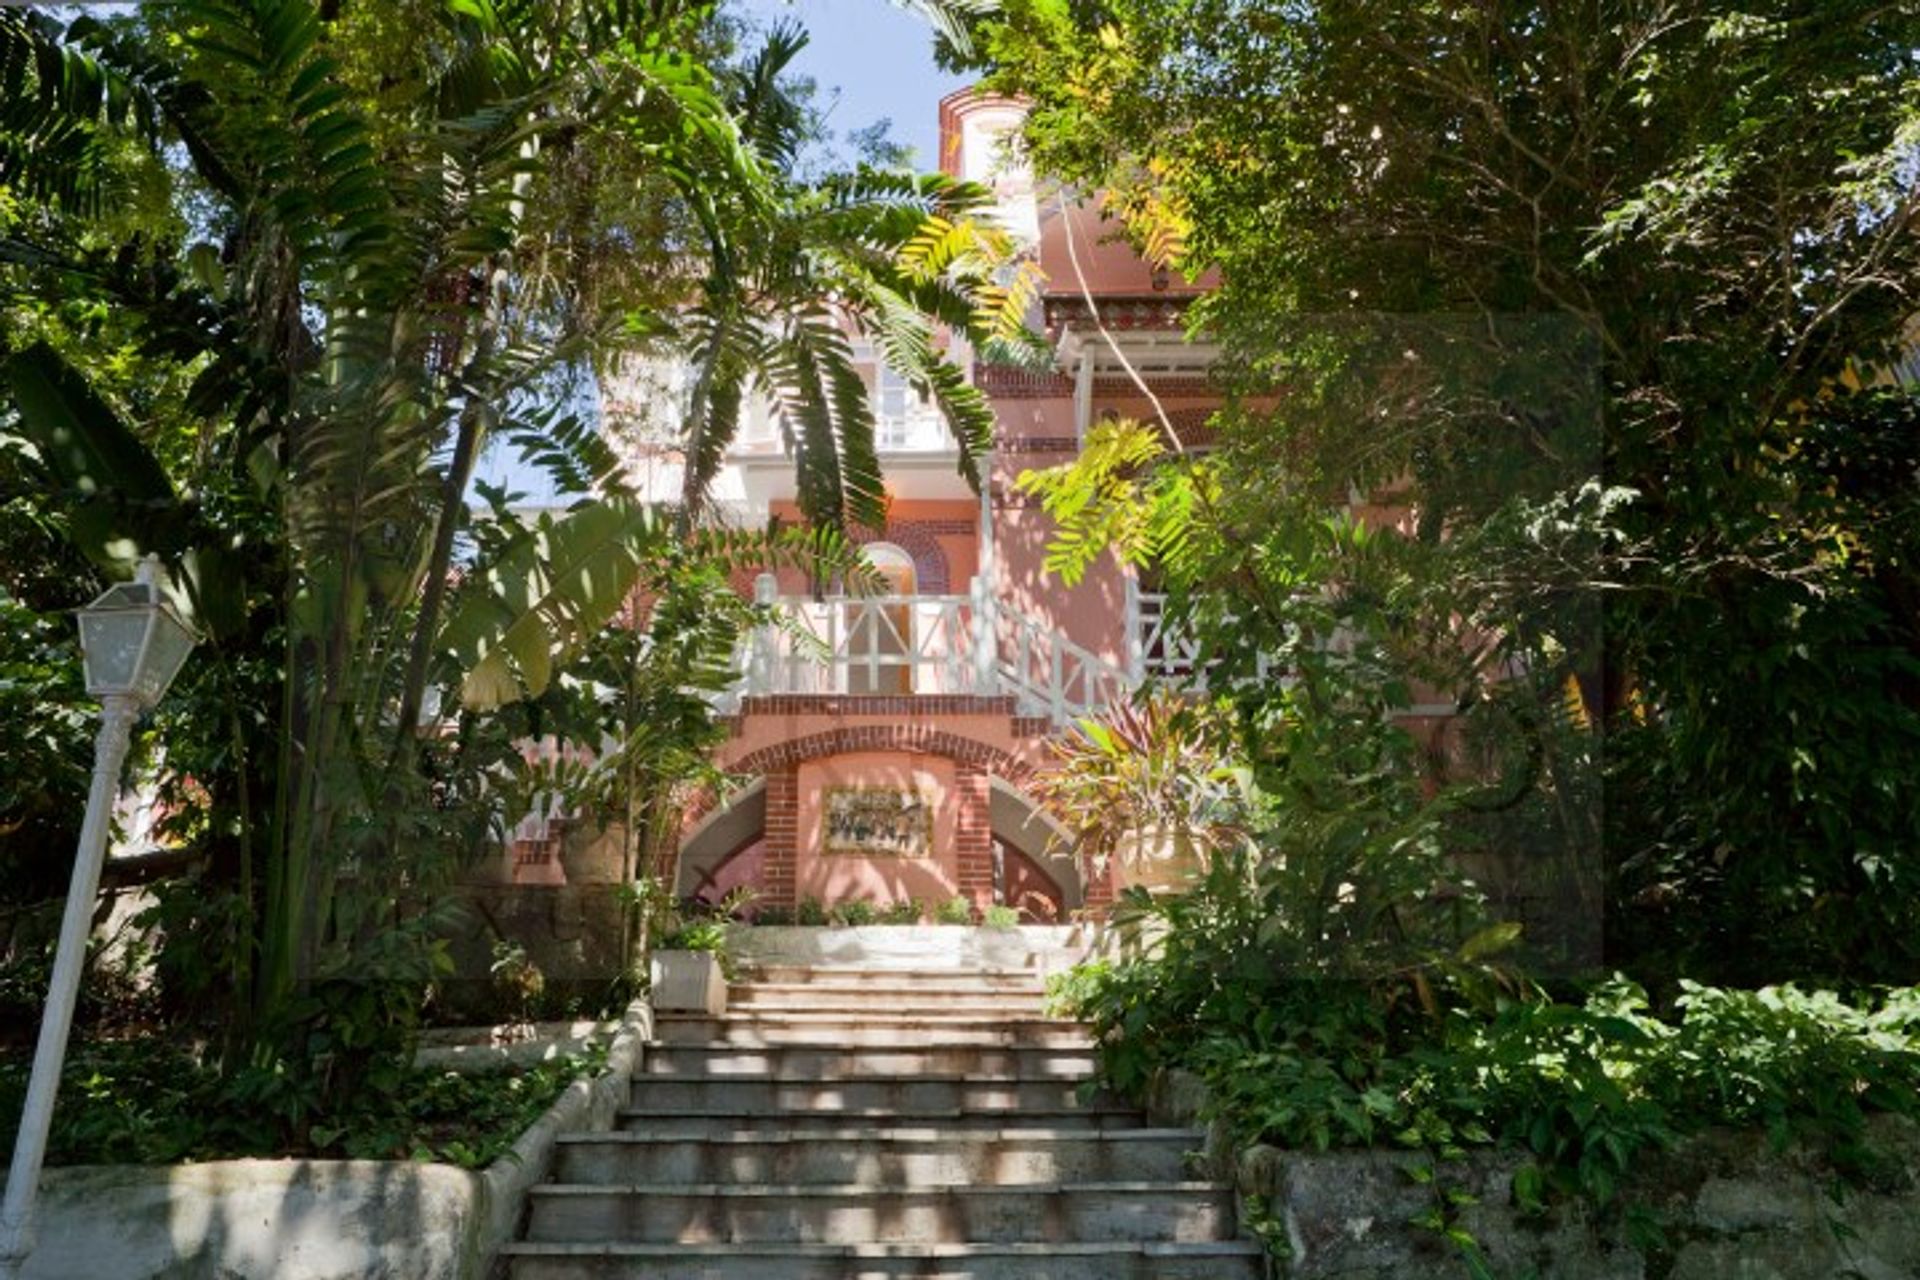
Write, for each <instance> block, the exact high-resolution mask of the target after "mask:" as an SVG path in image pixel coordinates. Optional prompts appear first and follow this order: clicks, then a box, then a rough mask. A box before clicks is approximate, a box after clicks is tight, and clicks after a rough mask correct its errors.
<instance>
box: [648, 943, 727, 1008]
mask: <svg viewBox="0 0 1920 1280" xmlns="http://www.w3.org/2000/svg"><path fill="white" fill-rule="evenodd" d="M647 972H648V976H649V978H650V979H651V984H652V988H653V1008H654V1012H656V1013H668V1012H671V1013H705V1014H708V1015H710V1016H712V1017H716V1018H717V1017H719V1016H720V1015H721V1014H722V1013H725V1012H726V1010H727V978H726V975H725V974H723V973H722V972H721V971H720V957H719V956H717V955H715V954H714V953H713V952H711V951H656V952H654V953H653V959H652V961H651V962H650V963H649V965H648V970H647Z"/></svg>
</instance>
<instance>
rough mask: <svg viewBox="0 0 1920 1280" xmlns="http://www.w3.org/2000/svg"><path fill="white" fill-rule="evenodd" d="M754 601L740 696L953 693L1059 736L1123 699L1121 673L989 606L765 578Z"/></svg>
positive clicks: (725, 701)
mask: <svg viewBox="0 0 1920 1280" xmlns="http://www.w3.org/2000/svg"><path fill="white" fill-rule="evenodd" d="M754 596H755V599H756V601H757V602H758V603H760V604H761V605H763V606H765V607H766V608H767V610H768V615H769V621H768V622H767V623H766V624H765V625H762V626H761V627H759V628H758V629H757V630H756V632H755V633H754V635H753V636H752V637H751V638H750V639H749V641H748V643H747V645H746V646H745V647H744V650H743V652H742V654H741V659H740V668H741V679H740V682H739V683H738V684H737V685H736V686H735V687H734V689H732V690H730V691H729V693H728V694H727V695H726V696H725V697H723V698H722V699H721V700H720V704H719V705H720V707H721V709H722V710H723V711H726V710H732V709H734V708H737V706H738V699H739V697H740V695H742V694H855V695H858V694H934V695H939V694H959V695H984V696H1001V697H1005V696H1011V697H1012V698H1013V699H1014V702H1015V706H1016V708H1017V710H1018V711H1019V712H1020V714H1022V715H1043V716H1046V717H1048V718H1049V719H1050V720H1051V721H1052V722H1053V723H1054V725H1055V726H1057V727H1060V728H1064V727H1066V726H1067V725H1068V724H1071V723H1072V722H1073V721H1074V720H1076V719H1079V718H1080V717H1082V716H1086V715H1090V714H1092V713H1094V712H1096V711H1099V710H1100V709H1101V708H1103V707H1105V706H1107V705H1108V704H1110V703H1112V702H1114V701H1116V700H1118V699H1121V698H1123V697H1125V696H1126V695H1127V694H1128V692H1129V691H1130V690H1131V689H1132V688H1133V686H1134V684H1135V683H1136V682H1135V681H1134V680H1133V679H1132V678H1131V677H1130V676H1129V675H1128V673H1127V672H1126V671H1124V670H1123V669H1121V668H1120V667H1118V666H1116V665H1114V664H1113V663H1111V662H1108V661H1106V660H1105V659H1103V658H1101V657H1100V656H1099V655H1097V654H1095V653H1092V652H1091V651H1089V650H1087V649H1085V648H1083V647H1081V646H1080V645H1077V644H1075V643H1074V642H1073V641H1071V640H1069V639H1067V638H1066V637H1065V636H1064V635H1062V634H1061V633H1060V631H1059V629H1058V628H1057V627H1052V626H1043V625H1041V624H1040V623H1038V622H1036V621H1034V620H1033V619H1031V618H1028V617H1025V616H1023V615H1021V614H1019V613H1017V612H1015V611H1013V610H1011V609H1009V608H1007V607H1006V606H1005V605H1004V604H1003V603H1001V602H999V601H996V600H994V599H992V598H991V597H990V596H988V595H986V594H985V592H984V590H983V588H982V586H981V584H980V583H979V582H978V581H976V583H975V589H974V591H973V593H972V594H970V595H965V596H922V595H914V596H848V597H836V598H832V599H826V600H813V599H806V598H796V597H791V596H788V597H782V596H780V595H779V594H778V588H777V586H776V585H775V583H774V580H773V579H772V578H771V577H770V576H763V577H762V578H761V579H760V580H759V582H758V583H757V584H756V587H755V592H754Z"/></svg>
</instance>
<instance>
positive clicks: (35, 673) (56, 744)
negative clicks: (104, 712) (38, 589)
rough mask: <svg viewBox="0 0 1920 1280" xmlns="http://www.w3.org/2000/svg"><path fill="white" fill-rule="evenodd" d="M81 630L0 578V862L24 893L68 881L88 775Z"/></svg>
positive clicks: (19, 894) (18, 896) (18, 893)
mask: <svg viewBox="0 0 1920 1280" xmlns="http://www.w3.org/2000/svg"><path fill="white" fill-rule="evenodd" d="M79 648H80V646H79V643H78V637H77V636H76V634H75V629H74V626H73V622H72V620H71V619H70V618H66V617H61V616H59V615H57V614H45V613H40V612H38V611H36V610H33V609H30V608H28V607H27V606H25V605H23V604H20V603H17V602H15V601H13V600H11V599H9V598H8V597H7V596H6V594H5V588H4V587H0V723H5V724H6V725H7V726H8V728H7V733H6V740H5V746H4V747H0V866H4V867H6V868H8V874H7V878H6V889H5V891H4V892H5V894H6V896H7V897H8V898H9V899H13V900H17V901H25V902H34V901H40V900H43V899H45V898H48V897H52V896H55V895H56V894H58V893H59V892H61V890H62V889H63V888H64V883H65V878H66V872H67V870H68V868H70V867H71V866H72V862H73V859H72V849H73V847H74V845H75V843H76V842H77V840H78V838H79V826H80V815H81V814H82V813H83V812H84V811H85V809H86V803H87V801H86V796H87V787H88V784H89V781H90V778H91V774H90V772H89V770H88V765H89V764H90V763H91V761H92V755H93V752H92V750H91V746H92V739H93V724H92V720H91V717H90V716H89V715H88V714H87V706H86V691H85V688H84V685H83V681H82V679H81V672H80V654H79Z"/></svg>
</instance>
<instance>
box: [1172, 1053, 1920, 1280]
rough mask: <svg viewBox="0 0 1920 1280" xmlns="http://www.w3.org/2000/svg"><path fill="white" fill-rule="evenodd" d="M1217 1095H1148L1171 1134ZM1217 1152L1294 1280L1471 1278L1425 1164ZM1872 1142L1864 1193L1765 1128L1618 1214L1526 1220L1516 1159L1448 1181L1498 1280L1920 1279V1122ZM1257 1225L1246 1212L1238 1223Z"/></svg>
mask: <svg viewBox="0 0 1920 1280" xmlns="http://www.w3.org/2000/svg"><path fill="white" fill-rule="evenodd" d="M1204 1106H1205V1091H1204V1089H1201V1088H1199V1087H1198V1086H1197V1084H1196V1082H1194V1081H1193V1079H1192V1078H1191V1077H1188V1076H1184V1074H1183V1073H1170V1075H1169V1076H1168V1077H1163V1079H1162V1081H1161V1082H1160V1084H1159V1085H1158V1087H1157V1088H1156V1090H1155V1096H1154V1097H1153V1098H1152V1099H1150V1105H1149V1110H1150V1112H1151V1113H1152V1114H1153V1115H1154V1118H1155V1119H1156V1121H1159V1122H1161V1123H1172V1124H1185V1123H1191V1122H1192V1121H1193V1120H1194V1119H1195V1118H1196V1116H1197V1115H1198V1113H1199V1111H1200V1110H1201V1109H1203V1108H1204ZM1212 1132H1213V1139H1212V1141H1211V1142H1210V1143H1209V1148H1210V1153H1211V1154H1212V1156H1213V1158H1214V1160H1215V1161H1216V1162H1218V1163H1220V1164H1222V1165H1225V1166H1226V1167H1225V1168H1223V1169H1221V1172H1222V1173H1223V1174H1224V1175H1225V1176H1230V1177H1232V1178H1233V1179H1234V1180H1235V1182H1236V1184H1237V1186H1238V1189H1239V1192H1240V1195H1241V1198H1242V1205H1243V1210H1245V1209H1246V1208H1247V1207H1248V1200H1249V1198H1250V1197H1255V1196H1257V1197H1259V1198H1260V1199H1261V1201H1262V1202H1264V1207H1265V1211H1266V1212H1267V1213H1268V1214H1269V1215H1271V1217H1272V1219H1273V1221H1274V1226H1275V1228H1276V1229H1277V1231H1278V1233H1279V1234H1281V1235H1283V1236H1284V1238H1285V1240H1286V1252H1287V1255H1288V1256H1287V1257H1286V1258H1284V1259H1283V1260H1281V1261H1280V1262H1279V1263H1278V1267H1277V1273H1276V1274H1277V1275H1279V1276H1281V1277H1286V1278H1287V1280H1404V1278H1405V1277H1411V1276H1420V1277H1427V1276H1434V1277H1446V1276H1465V1275H1467V1274H1468V1273H1467V1271H1466V1268H1465V1267H1464V1265H1463V1264H1462V1262H1461V1260H1460V1255H1459V1254H1458V1252H1457V1251H1456V1250H1455V1248H1454V1246H1452V1245H1451V1244H1449V1243H1447V1242H1446V1241H1444V1240H1442V1239H1441V1238H1440V1237H1439V1236H1438V1235H1437V1234H1436V1233H1435V1232H1433V1231H1432V1230H1429V1229H1427V1228H1424V1227H1417V1226H1414V1225H1412V1220H1413V1219H1414V1218H1416V1217H1417V1216H1419V1215H1421V1214H1423V1213H1425V1212H1427V1211H1429V1210H1430V1209H1431V1208H1432V1207H1433V1205H1434V1197H1435V1190H1434V1188H1433V1187H1432V1186H1423V1185H1421V1184H1420V1183H1418V1182H1416V1181H1415V1180H1414V1178H1413V1177H1412V1176H1411V1175H1410V1173H1409V1170H1410V1169H1411V1168H1413V1167H1414V1166H1415V1165H1419V1164H1426V1163H1429V1162H1428V1161H1427V1160H1426V1158H1425V1157H1423V1156H1421V1155H1419V1154H1418V1153H1414V1152H1403V1151H1334V1152H1324V1153H1314V1152H1302V1151H1281V1150H1278V1149H1276V1148H1272V1147H1255V1148H1252V1149H1251V1150H1248V1151H1244V1152H1239V1153H1233V1152H1231V1151H1230V1150H1226V1149H1224V1148H1225V1144H1224V1143H1223V1141H1222V1139H1221V1132H1220V1129H1219V1127H1218V1126H1217V1125H1216V1126H1215V1128H1214V1130H1213V1131H1212ZM1868 1138H1869V1142H1870V1144H1871V1146H1872V1147H1873V1148H1874V1149H1875V1150H1877V1151H1880V1152H1883V1153H1885V1154H1886V1155H1887V1156H1888V1157H1889V1159H1888V1162H1887V1164H1886V1166H1885V1167H1884V1168H1882V1169H1880V1170H1878V1171H1877V1172H1876V1174H1875V1176H1874V1177H1873V1179H1872V1180H1871V1185H1870V1186H1867V1187H1854V1186H1848V1185H1845V1184H1843V1183H1842V1182H1841V1180H1840V1179H1839V1178H1838V1176H1837V1175H1836V1173H1835V1171H1834V1170H1833V1168H1832V1166H1831V1165H1830V1164H1828V1163H1827V1162H1826V1160H1824V1159H1823V1158H1822V1157H1821V1155H1820V1154H1819V1153H1818V1152H1816V1151H1812V1150H1809V1149H1806V1148H1804V1147H1790V1148H1788V1149H1787V1150H1785V1151H1775V1150H1773V1148H1772V1147H1771V1145H1770V1144H1769V1143H1768V1141H1767V1139H1766V1137H1765V1135H1764V1134H1761V1133H1758V1132H1745V1131H1743V1132H1713V1133H1708V1134H1702V1135H1699V1136H1697V1137H1694V1138H1691V1139H1688V1140H1686V1141H1685V1142H1682V1143H1681V1144H1680V1145H1679V1146H1678V1147H1677V1148H1676V1149H1675V1150H1673V1151H1671V1152H1666V1153H1660V1154H1653V1153H1649V1154H1648V1155H1647V1156H1646V1157H1645V1158H1644V1159H1643V1160H1642V1161H1641V1163H1640V1167H1639V1168H1638V1169H1637V1170H1636V1172H1635V1173H1634V1175H1633V1177H1632V1178H1630V1179H1629V1180H1628V1181H1627V1183H1626V1184H1625V1186H1624V1187H1623V1188H1622V1193H1621V1200H1620V1203H1619V1205H1616V1206H1615V1207H1614V1208H1613V1210H1612V1211H1600V1210H1596V1209H1594V1208H1593V1207H1592V1206H1590V1205H1588V1204H1586V1203H1585V1202H1574V1203H1566V1204H1560V1205H1556V1206H1554V1207H1553V1208H1552V1209H1551V1210H1550V1211H1549V1212H1548V1213H1546V1214H1544V1215H1541V1216H1538V1217H1530V1216H1524V1215H1522V1214H1520V1213H1519V1212H1518V1211H1517V1210H1516V1209H1515V1208H1513V1206H1512V1186H1513V1173H1514V1170H1515V1169H1516V1168H1517V1167H1518V1166H1519V1164H1520V1160H1519V1159H1518V1157H1516V1156H1515V1155H1513V1154H1511V1153H1500V1152H1479V1153H1475V1154H1474V1155H1473V1156H1471V1157H1470V1158H1468V1159H1466V1160H1461V1161H1455V1162H1446V1163H1442V1164H1440V1165H1439V1166H1438V1178H1439V1184H1440V1185H1441V1186H1443V1187H1445V1188H1448V1189H1451V1190H1457V1191H1461V1192H1465V1193H1466V1194H1467V1195H1469V1196H1471V1197H1473V1202H1472V1203H1469V1204H1465V1205H1463V1206H1462V1207H1461V1208H1460V1210H1459V1218H1458V1221H1459V1225H1460V1226H1462V1227H1464V1228H1465V1229H1466V1230H1467V1231H1468V1232H1470V1233H1471V1234H1472V1235H1473V1237H1474V1238H1475V1239H1476V1240H1477V1241H1478V1242H1479V1244H1480V1246H1481V1247H1482V1249H1483V1250H1484V1252H1485V1254H1486V1257H1487V1261H1488V1263H1489V1264H1490V1266H1491V1268H1492V1272H1493V1274H1494V1275H1495V1276H1498V1277H1500V1280H1521V1278H1522V1277H1528V1276H1537V1277H1540V1278H1541V1280H1723V1278H1725V1280H1838V1278H1839V1277H1853V1278H1854V1280H1911V1277H1915V1276H1920V1126H1917V1125H1915V1124H1913V1123H1912V1122H1910V1121H1907V1120H1904V1119H1901V1118H1899V1117H1895V1116H1881V1117H1876V1118H1875V1119H1874V1120H1873V1121H1872V1123H1871V1124H1870V1126H1869V1131H1868ZM1624 1206H1634V1207H1636V1208H1637V1209H1639V1210H1640V1211H1643V1212H1644V1213H1646V1214H1649V1215H1651V1219H1652V1220H1653V1221H1655V1222H1657V1223H1658V1224H1659V1225H1660V1226H1661V1228H1662V1229H1663V1231H1664V1233H1665V1237H1666V1239H1665V1244H1664V1246H1656V1247H1653V1248H1650V1249H1646V1250H1644V1251H1643V1250H1642V1249H1639V1248H1636V1247H1635V1243H1634V1241H1633V1240H1632V1238H1631V1237H1630V1235H1629V1230H1628V1226H1627V1220H1626V1215H1625V1214H1624V1213H1623V1212H1621V1209H1622V1207H1624ZM1246 1221H1248V1215H1247V1214H1246V1213H1245V1212H1243V1216H1242V1222H1243V1223H1244V1222H1246Z"/></svg>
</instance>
